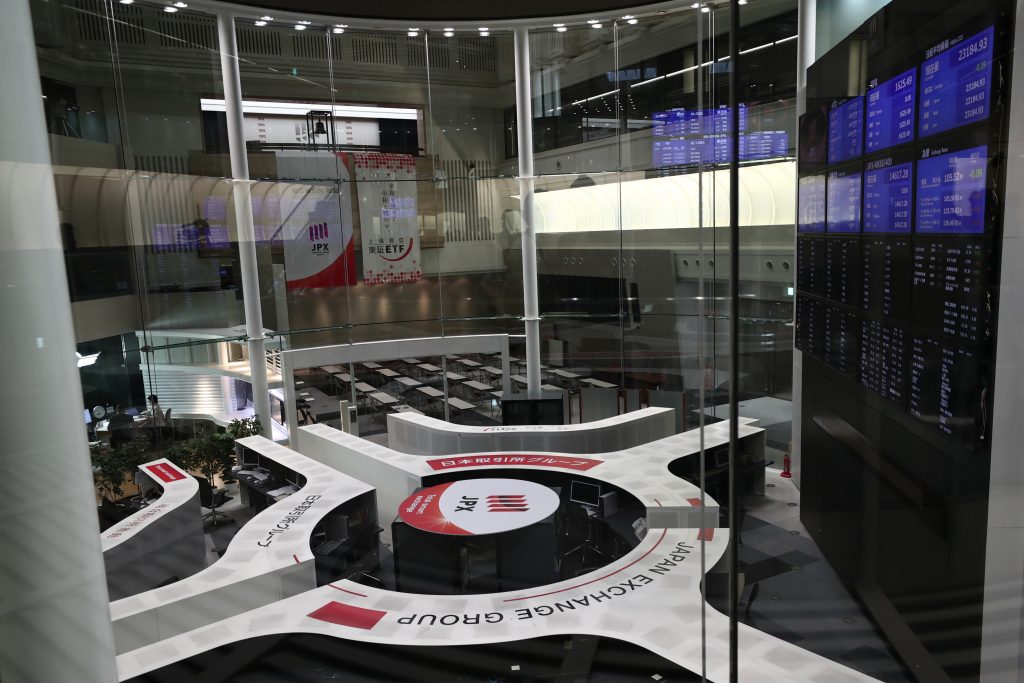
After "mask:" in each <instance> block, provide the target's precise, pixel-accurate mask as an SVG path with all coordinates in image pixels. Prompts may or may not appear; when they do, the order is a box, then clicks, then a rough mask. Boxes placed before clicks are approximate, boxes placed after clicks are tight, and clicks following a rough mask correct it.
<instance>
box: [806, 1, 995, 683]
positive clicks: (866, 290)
mask: <svg viewBox="0 0 1024 683" xmlns="http://www.w3.org/2000/svg"><path fill="white" fill-rule="evenodd" d="M1012 26H1013V6H1012V4H1011V3H1009V2H1003V1H1000V0H978V1H972V2H970V3H966V2H951V1H949V0H941V1H939V2H935V1H927V2H925V1H921V0H896V1H895V2H893V3H892V4H891V5H889V6H888V7H886V8H885V9H883V10H882V11H880V12H879V13H877V14H876V15H874V16H873V17H872V18H871V19H870V20H868V21H867V22H865V24H864V25H863V26H861V27H860V28H859V29H858V30H856V31H854V32H853V33H852V34H851V35H849V36H847V37H846V38H845V39H844V40H843V41H842V42H841V43H840V44H839V45H837V46H836V47H835V48H834V49H832V50H831V51H829V52H828V53H827V54H826V55H824V56H823V57H822V58H821V59H820V60H818V61H817V62H816V63H815V64H814V65H813V66H812V67H811V68H810V69H809V70H808V77H807V114H805V115H804V116H803V117H802V118H801V120H800V141H799V176H800V179H799V198H798V205H799V206H798V234H797V304H796V346H797V348H798V349H800V350H801V351H802V352H803V374H802V384H801V386H800V391H801V394H802V398H801V402H800V405H801V457H802V460H801V463H802V464H801V468H802V469H801V477H802V480H801V517H802V520H803V522H804V524H805V525H806V527H807V529H808V531H809V532H810V533H811V535H812V536H813V537H814V539H815V541H816V542H817V543H818V544H819V546H820V547H821V549H822V551H823V552H824V553H825V555H826V557H827V558H828V559H829V561H830V562H831V563H832V565H833V566H834V567H835V569H836V571H837V572H838V574H839V575H840V577H841V578H842V579H843V581H844V582H845V583H846V584H847V585H848V586H849V587H850V589H851V590H852V591H853V592H854V594H855V595H857V596H858V597H859V598H860V599H861V600H862V602H863V603H864V605H865V606H866V607H867V609H868V611H869V612H870V613H871V615H872V616H873V618H874V619H875V621H876V624H877V625H878V626H879V628H880V630H881V631H882V632H883V634H884V635H885V636H886V638H887V640H888V641H889V642H890V644H891V645H892V646H893V648H894V650H895V651H896V652H897V653H898V654H899V655H900V656H901V658H902V659H903V660H904V662H905V664H906V665H907V669H908V672H909V673H911V675H912V676H914V677H916V678H917V679H918V680H925V681H942V680H950V679H952V680H958V681H959V680H963V681H971V680H977V679H978V676H979V657H980V643H981V615H982V598H983V584H984V557H985V533H986V521H987V520H986V516H987V510H988V489H989V434H990V431H991V414H992V406H991V400H990V397H991V395H992V392H991V388H992V386H993V382H994V381H997V379H996V378H994V377H993V365H994V358H995V343H996V340H995V338H994V336H993V334H992V331H993V330H994V329H995V316H996V314H997V311H998V307H997V294H998V283H999V275H998V268H997V266H998V263H999V254H998V245H999V239H1000V235H1001V207H1000V204H999V198H1000V197H1002V196H1003V187H1004V185H1005V179H1004V177H1003V174H1004V161H1005V159H1004V157H1005V135H1006V119H1007V111H1006V105H1007V104H1008V102H1009V85H1010V73H1009V64H1010V61H1009V58H1008V55H1009V52H1010V50H1011V47H1012V45H1013V37H1012V35H1011V34H1010V31H1011V27H1012Z"/></svg>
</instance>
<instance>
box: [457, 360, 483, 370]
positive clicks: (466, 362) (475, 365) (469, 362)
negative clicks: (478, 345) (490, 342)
mask: <svg viewBox="0 0 1024 683" xmlns="http://www.w3.org/2000/svg"><path fill="white" fill-rule="evenodd" d="M456 362H457V363H459V364H460V365H465V366H466V367H467V368H478V367H480V366H481V365H483V363H477V362H476V361H475V360H470V359H468V358H460V359H459V360H457V361H456Z"/></svg>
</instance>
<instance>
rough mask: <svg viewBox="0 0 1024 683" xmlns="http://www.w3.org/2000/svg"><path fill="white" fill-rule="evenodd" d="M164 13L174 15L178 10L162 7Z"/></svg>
mask: <svg viewBox="0 0 1024 683" xmlns="http://www.w3.org/2000/svg"><path fill="white" fill-rule="evenodd" d="M164 11H165V12H167V13H168V14H174V13H175V12H177V11H178V8H177V7H164Z"/></svg>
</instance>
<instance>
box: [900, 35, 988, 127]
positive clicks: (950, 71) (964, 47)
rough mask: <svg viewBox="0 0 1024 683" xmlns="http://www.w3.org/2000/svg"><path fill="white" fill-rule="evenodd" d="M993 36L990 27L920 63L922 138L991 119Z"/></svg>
mask: <svg viewBox="0 0 1024 683" xmlns="http://www.w3.org/2000/svg"><path fill="white" fill-rule="evenodd" d="M994 38H995V29H994V28H993V27H989V28H987V29H985V30H984V31H982V32H981V33H977V34H975V35H973V36H971V37H969V38H965V39H963V40H961V41H959V42H957V43H955V44H953V45H952V46H951V47H949V48H947V49H944V50H943V51H941V52H939V53H938V54H935V55H934V56H931V57H930V58H929V59H927V60H926V61H925V62H924V63H923V64H922V65H921V107H920V118H919V120H918V130H919V131H920V135H921V136H922V137H923V136H925V135H932V134H934V133H941V132H942V131H944V130H950V129H951V128H956V127H957V126H962V125H964V124H967V123H974V122H976V121H981V120H983V119H986V118H988V115H989V110H990V108H991V96H992V56H993V54H994V49H993V43H994ZM944 45H945V43H943V44H942V46H944ZM935 49H936V48H932V50H929V53H932V52H934V51H935Z"/></svg>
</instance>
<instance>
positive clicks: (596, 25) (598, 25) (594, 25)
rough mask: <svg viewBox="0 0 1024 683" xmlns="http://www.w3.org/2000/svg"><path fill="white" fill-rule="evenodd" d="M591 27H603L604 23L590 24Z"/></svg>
mask: <svg viewBox="0 0 1024 683" xmlns="http://www.w3.org/2000/svg"><path fill="white" fill-rule="evenodd" d="M590 26H591V27H592V28H604V24H591V25H590Z"/></svg>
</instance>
